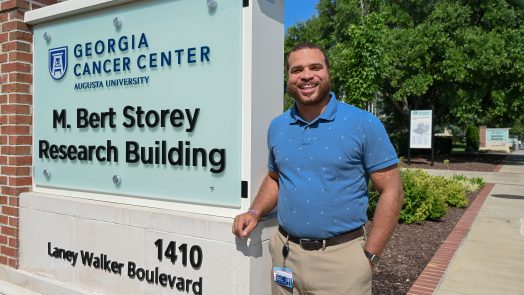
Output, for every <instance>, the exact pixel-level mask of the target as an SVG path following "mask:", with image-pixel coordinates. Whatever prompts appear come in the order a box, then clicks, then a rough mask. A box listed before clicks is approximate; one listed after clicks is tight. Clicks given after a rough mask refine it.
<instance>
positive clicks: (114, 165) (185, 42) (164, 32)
mask: <svg viewBox="0 0 524 295" xmlns="http://www.w3.org/2000/svg"><path fill="white" fill-rule="evenodd" d="M242 27H243V26H242V1H220V13H217V14H215V13H214V10H213V9H210V8H208V6H207V5H206V2H205V1H193V0H180V1H161V0H152V1H137V2H133V3H129V4H126V5H121V6H116V7H112V8H108V9H104V10H102V11H96V12H90V13H85V14H81V15H76V16H73V17H68V18H63V19H59V20H54V21H50V22H46V23H43V24H39V25H37V26H35V28H34V35H35V38H34V72H35V73H34V77H35V79H34V138H33V143H34V153H33V154H34V161H33V162H34V179H35V187H36V188H39V187H41V188H44V189H45V188H51V189H60V190H73V191H83V192H93V193H98V194H111V195H124V196H128V197H139V198H145V199H155V200H167V201H177V202H185V203H194V204H207V205H213V206H222V207H230V208H239V207H240V204H241V199H240V195H241V164H242V163H241V161H242V159H241V151H242V138H241V131H242V130H241V128H242V127H241V126H242V44H243V41H242ZM41 36H46V38H42V37H41Z"/></svg>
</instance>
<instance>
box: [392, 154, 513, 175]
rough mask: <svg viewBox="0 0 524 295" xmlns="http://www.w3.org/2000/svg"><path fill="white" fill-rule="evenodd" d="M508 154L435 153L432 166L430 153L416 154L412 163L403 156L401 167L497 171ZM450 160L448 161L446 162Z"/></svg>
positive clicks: (412, 158)
mask: <svg viewBox="0 0 524 295" xmlns="http://www.w3.org/2000/svg"><path fill="white" fill-rule="evenodd" d="M506 157H507V154H496V153H460V154H451V155H435V158H434V161H433V166H431V165H430V164H431V156H430V155H414V156H412V157H411V161H410V164H408V159H407V158H402V161H401V167H406V168H423V169H439V170H463V171H482V172H493V171H496V169H497V166H498V165H500V164H502V163H503V162H504V160H505V159H506ZM445 160H448V161H449V162H448V163H444V161H445Z"/></svg>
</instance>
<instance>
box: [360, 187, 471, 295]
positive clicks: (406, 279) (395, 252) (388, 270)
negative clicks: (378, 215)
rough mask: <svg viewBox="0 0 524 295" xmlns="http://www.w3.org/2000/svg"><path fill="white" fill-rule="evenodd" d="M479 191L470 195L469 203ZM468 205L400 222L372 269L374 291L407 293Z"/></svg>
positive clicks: (370, 224) (377, 293)
mask: <svg viewBox="0 0 524 295" xmlns="http://www.w3.org/2000/svg"><path fill="white" fill-rule="evenodd" d="M479 192H480V191H479ZM477 194H478V192H476V193H472V194H469V195H468V198H469V200H470V203H471V202H473V200H474V199H475V197H476V196H477ZM466 209H467V208H451V207H450V208H448V212H447V214H446V216H445V217H444V218H442V219H441V220H438V221H424V222H422V223H416V224H399V225H397V228H396V229H395V232H394V233H393V236H392V237H391V240H390V241H389V243H388V245H387V247H386V249H385V250H384V253H383V254H382V259H381V261H380V263H379V265H378V266H377V267H375V270H374V271H373V290H372V294H373V295H375V294H376V295H379V294H380V295H384V294H388V295H389V294H391V295H392V294H395V295H397V294H406V293H407V292H408V291H409V289H410V288H411V286H412V285H413V283H415V281H416V279H417V277H418V276H419V275H420V273H422V271H423V270H424V268H425V267H426V265H427V264H428V262H429V261H430V260H431V258H432V257H433V255H434V254H435V252H437V250H438V248H439V247H440V245H441V244H442V243H443V242H444V240H445V239H446V237H447V236H448V235H449V233H450V232H451V231H452V230H453V228H454V227H455V224H456V223H457V222H458V221H459V219H460V218H461V217H462V215H463V214H464V212H465V211H466ZM371 226H372V222H371V221H370V222H368V224H366V227H367V228H370V227H371Z"/></svg>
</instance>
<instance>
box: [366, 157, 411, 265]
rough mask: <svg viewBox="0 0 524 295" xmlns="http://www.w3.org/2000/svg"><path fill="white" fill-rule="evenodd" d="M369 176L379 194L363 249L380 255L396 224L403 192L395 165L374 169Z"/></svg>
mask: <svg viewBox="0 0 524 295" xmlns="http://www.w3.org/2000/svg"><path fill="white" fill-rule="evenodd" d="M370 178H371V181H372V182H373V185H374V186H375V188H376V189H377V191H378V192H379V194H380V196H379V200H378V203H377V208H376V209H375V214H374V215H373V227H372V229H371V232H370V234H369V236H368V240H367V242H366V245H365V249H366V251H368V252H369V253H372V254H375V255H378V256H380V255H382V251H384V248H385V247H386V244H387V242H388V240H389V238H390V237H391V235H392V234H393V231H394V230H395V227H396V225H397V222H398V215H399V212H400V209H401V208H402V202H403V199H404V192H403V189H402V181H401V180H400V172H399V169H398V167H397V165H393V166H390V167H387V168H384V169H381V170H378V171H375V172H373V173H371V174H370Z"/></svg>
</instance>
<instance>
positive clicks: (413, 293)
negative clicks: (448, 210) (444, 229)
mask: <svg viewBox="0 0 524 295" xmlns="http://www.w3.org/2000/svg"><path fill="white" fill-rule="evenodd" d="M494 186H495V184H493V183H488V184H486V186H485V187H484V188H483V189H482V190H481V191H480V193H479V195H478V196H477V197H476V198H475V200H474V201H473V202H472V203H471V204H470V205H469V207H468V209H466V212H464V215H462V217H461V218H460V220H459V221H458V222H457V224H456V225H455V227H454V228H453V230H452V231H451V233H450V234H449V235H448V236H447V238H446V240H445V241H444V242H443V243H442V245H441V246H440V247H439V249H438V250H437V252H436V253H435V255H433V257H432V258H431V260H430V261H429V262H428V264H427V265H426V267H425V268H424V270H423V271H422V273H421V274H420V275H419V276H418V278H417V280H416V281H415V283H414V284H413V285H412V286H411V288H410V289H409V291H408V293H407V295H431V294H433V293H434V292H435V291H436V290H437V287H438V285H439V284H440V281H441V280H442V277H443V276H444V273H445V272H446V269H447V268H448V266H449V264H450V262H451V259H452V258H453V256H454V255H455V253H456V252H457V250H458V248H459V247H460V246H461V245H462V242H463V241H464V238H465V237H466V235H467V234H468V232H469V230H470V228H471V225H472V224H473V221H475V218H476V217H477V215H478V214H479V212H480V209H481V208H482V205H483V204H484V201H486V198H487V197H488V195H489V193H490V192H491V190H492V189H493V187H494Z"/></svg>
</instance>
